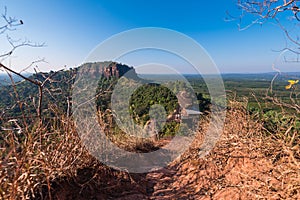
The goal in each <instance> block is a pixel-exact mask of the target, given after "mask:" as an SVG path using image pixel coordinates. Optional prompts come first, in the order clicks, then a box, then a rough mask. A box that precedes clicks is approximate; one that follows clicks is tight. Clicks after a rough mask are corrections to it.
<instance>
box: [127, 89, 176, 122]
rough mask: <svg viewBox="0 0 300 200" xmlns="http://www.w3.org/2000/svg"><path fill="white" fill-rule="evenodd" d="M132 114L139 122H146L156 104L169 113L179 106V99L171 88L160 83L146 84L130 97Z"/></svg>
mask: <svg viewBox="0 0 300 200" xmlns="http://www.w3.org/2000/svg"><path fill="white" fill-rule="evenodd" d="M129 104H130V108H129V109H130V114H131V115H132V117H133V118H134V119H137V123H139V124H143V125H144V124H145V123H146V122H147V121H148V120H149V119H150V117H149V109H150V107H151V106H153V105H155V104H159V105H161V106H163V107H164V108H165V110H166V113H167V114H171V113H172V112H173V111H174V110H175V109H176V108H178V100H177V97H176V96H175V94H174V93H173V92H172V91H170V89H169V88H167V87H164V86H162V85H158V84H153V83H152V84H145V85H143V86H141V87H139V88H138V89H137V90H136V91H135V92H134V93H133V94H132V96H131V99H130V102H129Z"/></svg>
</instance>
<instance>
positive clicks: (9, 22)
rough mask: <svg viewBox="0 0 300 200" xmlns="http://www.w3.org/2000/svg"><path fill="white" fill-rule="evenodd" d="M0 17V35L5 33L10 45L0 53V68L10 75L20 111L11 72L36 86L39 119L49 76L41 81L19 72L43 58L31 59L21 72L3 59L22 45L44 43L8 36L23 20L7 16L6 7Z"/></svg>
mask: <svg viewBox="0 0 300 200" xmlns="http://www.w3.org/2000/svg"><path fill="white" fill-rule="evenodd" d="M1 19H2V22H0V24H1V23H2V25H0V36H3V37H5V36H4V35H5V34H6V39H7V42H8V44H9V45H10V49H8V50H7V51H6V52H5V53H3V54H2V55H0V69H2V70H4V71H5V72H6V73H7V74H8V76H9V77H10V80H11V82H12V86H13V87H14V93H15V96H16V98H17V102H18V106H19V108H20V110H21V111H22V107H23V105H22V103H23V102H21V101H19V99H18V96H19V95H18V93H17V90H16V85H15V83H14V80H13V77H12V74H14V75H17V76H19V77H20V78H22V79H24V80H26V81H28V82H30V83H32V84H34V85H36V86H37V87H38V90H39V100H38V103H37V116H38V118H39V119H41V113H42V100H43V87H44V85H45V83H46V82H47V81H49V79H50V78H49V77H48V78H47V79H46V80H45V81H43V82H41V81H39V80H34V79H30V78H28V77H26V76H24V75H22V73H21V72H22V71H25V70H27V69H28V68H30V67H31V66H32V65H33V64H36V63H38V62H43V61H44V59H40V60H37V61H33V62H32V63H31V64H30V65H29V66H27V67H25V69H23V70H22V71H21V72H17V71H16V70H14V69H13V68H11V67H10V66H9V67H8V66H6V65H4V64H3V61H4V60H6V59H7V58H9V57H10V56H12V55H13V54H14V52H15V51H16V50H17V49H19V48H22V47H43V46H44V44H38V43H33V42H31V41H29V40H27V39H24V40H21V39H13V38H12V37H10V36H9V33H10V32H12V31H15V30H17V28H18V27H19V26H22V25H23V24H24V22H23V20H19V19H16V18H12V17H10V16H8V14H7V8H6V7H5V8H4V13H3V14H2V15H1ZM22 115H23V118H24V117H25V116H24V113H22Z"/></svg>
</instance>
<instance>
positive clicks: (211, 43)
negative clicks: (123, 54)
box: [0, 0, 299, 73]
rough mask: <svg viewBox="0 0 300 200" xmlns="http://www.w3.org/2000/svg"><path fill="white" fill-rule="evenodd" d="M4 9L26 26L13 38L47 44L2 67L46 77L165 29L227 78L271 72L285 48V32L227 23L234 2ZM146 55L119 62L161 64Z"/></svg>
mask: <svg viewBox="0 0 300 200" xmlns="http://www.w3.org/2000/svg"><path fill="white" fill-rule="evenodd" d="M5 6H7V9H8V14H9V15H10V16H13V17H16V18H18V19H22V20H23V21H24V25H23V26H20V27H19V28H18V30H17V31H14V32H12V33H10V35H11V36H12V37H14V38H27V39H29V40H31V41H35V42H40V43H45V44H46V46H45V47H43V48H22V49H18V50H17V51H16V52H15V53H14V54H13V55H12V57H11V58H10V63H9V60H5V61H3V62H5V64H8V65H11V66H13V67H15V68H16V69H18V70H21V69H22V68H23V67H24V66H27V65H28V64H30V63H31V62H32V61H33V60H37V59H39V58H45V59H46V61H47V62H48V63H44V64H39V68H40V70H42V71H49V70H58V69H62V68H63V67H64V66H67V67H73V66H78V65H80V64H81V63H83V62H84V60H85V58H86V57H87V56H88V55H89V53H90V52H91V51H92V50H93V49H94V48H95V47H96V46H97V45H98V44H99V43H101V42H103V41H104V40H105V39H107V38H109V37H110V36H112V35H114V34H117V33H120V32H122V31H126V30H129V29H133V28H140V27H162V28H168V29H172V30H175V31H179V32H181V33H183V34H186V35H187V36H189V37H191V38H193V39H194V40H196V41H197V42H198V43H199V44H200V45H202V46H203V48H204V49H205V50H206V51H207V52H208V53H209V54H210V56H211V57H212V59H213V60H214V61H215V63H216V64H217V66H218V68H219V70H220V71H221V72H223V73H230V72H246V73H251V72H253V73H255V72H269V71H272V63H273V62H274V61H275V60H276V57H277V56H278V53H277V52H274V51H273V50H279V49H281V48H283V47H284V44H285V40H284V35H283V33H282V31H281V30H280V29H279V28H278V27H276V26H275V25H272V24H271V23H270V24H265V25H264V26H263V27H260V26H254V27H252V28H250V29H247V30H245V31H239V30H238V27H237V22H227V21H225V20H224V19H225V17H226V11H230V12H231V13H232V14H237V13H238V12H239V11H238V10H237V8H236V6H235V1H233V0H226V1H224V0H215V1H196V0H194V1H191V0H186V1H174V0H173V1H169V0H165V1H161V0H160V1H159V0H152V1H143V0H130V1H122V0H98V1H92V0H90V1H84V0H72V1H67V0H65V1H59V0H43V1H38V0H25V1H19V0H0V11H4V7H5ZM2 13H3V12H2ZM1 37H2V39H0V42H1V46H0V53H3V52H5V49H7V44H5V40H4V39H3V38H4V37H5V36H4V35H1ZM148 54H149V55H148ZM148 54H147V52H145V53H143V54H137V55H135V56H128V57H127V58H124V59H123V60H120V61H122V62H125V63H127V64H129V65H139V64H142V62H143V59H144V58H146V57H148V58H149V57H151V56H152V57H155V56H157V57H159V59H157V60H158V61H160V60H161V59H162V57H163V55H158V54H156V53H149V52H148ZM166 59H170V57H168V56H166ZM150 60H151V59H150ZM154 60H155V59H154ZM174 60H176V59H174ZM173 64H174V63H173ZM182 64H183V63H182ZM177 65H178V66H177V67H178V68H180V67H182V66H180V64H178V63H177ZM279 65H280V66H279V67H281V70H282V71H299V67H298V69H297V66H293V65H289V66H288V65H285V64H282V63H280V64H279Z"/></svg>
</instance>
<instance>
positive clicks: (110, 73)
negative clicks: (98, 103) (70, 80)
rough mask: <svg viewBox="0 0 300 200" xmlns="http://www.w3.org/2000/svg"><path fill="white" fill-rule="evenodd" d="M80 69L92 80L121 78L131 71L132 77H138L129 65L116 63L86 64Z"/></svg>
mask: <svg viewBox="0 0 300 200" xmlns="http://www.w3.org/2000/svg"><path fill="white" fill-rule="evenodd" d="M79 69H80V72H81V73H86V74H88V75H89V76H90V77H91V78H101V77H105V78H107V79H110V78H112V77H115V78H120V77H121V76H123V75H124V74H126V73H127V72H129V71H130V74H131V75H134V76H136V72H135V70H134V68H133V67H129V66H127V65H123V64H119V63H116V62H95V63H85V64H83V65H81V66H80V67H79Z"/></svg>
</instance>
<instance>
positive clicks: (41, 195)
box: [0, 102, 300, 199]
mask: <svg viewBox="0 0 300 200" xmlns="http://www.w3.org/2000/svg"><path fill="white" fill-rule="evenodd" d="M230 107H231V109H230V110H229V111H228V112H227V117H226V122H225V127H224V132H223V135H222V137H221V139H220V141H219V142H218V143H217V145H216V147H215V148H214V149H213V151H212V152H211V153H210V154H209V155H208V156H206V157H204V158H199V156H198V149H199V146H200V144H201V140H202V137H201V132H203V131H205V129H206V127H207V123H206V122H204V123H203V125H202V127H201V130H200V132H199V137H198V138H197V139H196V140H195V142H194V143H193V145H192V146H191V148H190V150H189V151H188V152H186V153H185V154H184V155H183V156H182V158H181V160H180V161H175V162H174V163H173V164H171V165H170V166H169V167H168V170H172V171H174V173H175V176H173V175H174V173H173V175H172V176H171V175H170V178H169V179H168V180H169V181H170V180H171V182H168V183H165V184H164V181H165V179H157V180H155V181H156V182H155V184H156V186H154V189H153V191H151V192H150V193H151V194H150V193H149V194H148V193H147V191H146V190H147V188H148V186H147V185H148V184H149V181H148V182H147V181H146V179H145V175H139V176H137V175H134V174H128V173H125V172H118V171H115V170H112V169H109V168H107V167H105V166H103V165H101V164H100V163H99V162H98V161H97V160H96V159H94V158H93V157H92V156H90V154H89V153H88V151H87V150H86V149H85V148H84V147H83V146H82V145H81V142H80V138H79V136H78V135H77V133H76V129H75V127H74V124H73V122H72V119H71V118H68V117H65V116H63V115H60V116H57V117H56V118H55V119H51V120H50V121H48V123H47V124H45V123H44V124H41V123H39V121H37V122H36V123H34V124H35V125H34V126H31V127H27V128H24V129H23V132H22V133H20V134H19V133H17V132H15V131H7V132H3V133H2V134H5V140H4V141H2V143H1V149H0V156H1V163H0V198H1V199H29V198H30V199H32V198H36V199H68V197H66V196H63V195H67V194H73V195H75V196H73V197H72V198H77V199H84V198H85V197H92V196H93V197H94V198H96V199H101V198H104V197H105V198H110V197H122V196H124V195H125V196H126V195H129V193H130V192H129V193H128V192H127V193H126V192H125V191H134V192H135V193H139V195H141V196H139V197H138V198H154V199H155V198H161V199H163V197H162V195H161V193H160V191H164V193H163V194H164V195H163V196H164V197H165V199H167V198H168V197H174V198H177V197H182V198H184V197H187V196H185V195H184V194H188V195H189V196H191V197H194V198H196V197H197V198H204V197H209V198H214V199H218V198H225V199H226V198H227V199H234V198H241V199H249V198H252V199H265V198H270V199H272V198H273V199H279V198H286V199H288V198H291V199H296V198H298V197H299V196H300V193H299V191H300V171H299V169H300V149H299V137H296V136H295V137H293V142H292V143H291V140H290V139H289V140H287V139H286V138H285V137H281V138H280V137H274V136H272V135H269V134H267V133H266V131H265V130H264V127H263V123H262V122H261V121H260V120H259V119H257V120H256V121H255V120H253V119H252V117H251V115H249V113H248V112H247V111H246V109H244V106H243V105H242V104H241V103H238V102H231V105H230ZM287 131H288V130H286V132H287ZM296 134H297V135H299V133H298V132H296V133H295V134H292V135H296ZM289 135H291V134H289ZM289 137H290V136H289ZM115 140H116V141H120V138H115ZM132 141H133V140H132ZM139 145H144V144H143V142H142V144H141V143H138V144H137V146H139ZM146 147H147V145H146ZM135 148H136V147H134V148H133V150H134V149H135ZM135 150H136V149H135ZM192 169H193V170H192ZM149 175H150V174H149ZM202 183H203V184H202ZM161 187H164V188H161ZM166 187H167V188H166ZM168 188H169V189H170V190H169V193H168V192H167V190H166V189H168ZM170 191H172V192H170ZM80 195H81V196H80ZM97 195H98V197H97ZM145 195H148V197H147V196H145ZM155 195H157V196H155ZM168 195H169V196H168ZM99 196H100V197H101V198H100V197H99ZM79 197H80V198H79ZM136 198H137V197H136Z"/></svg>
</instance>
